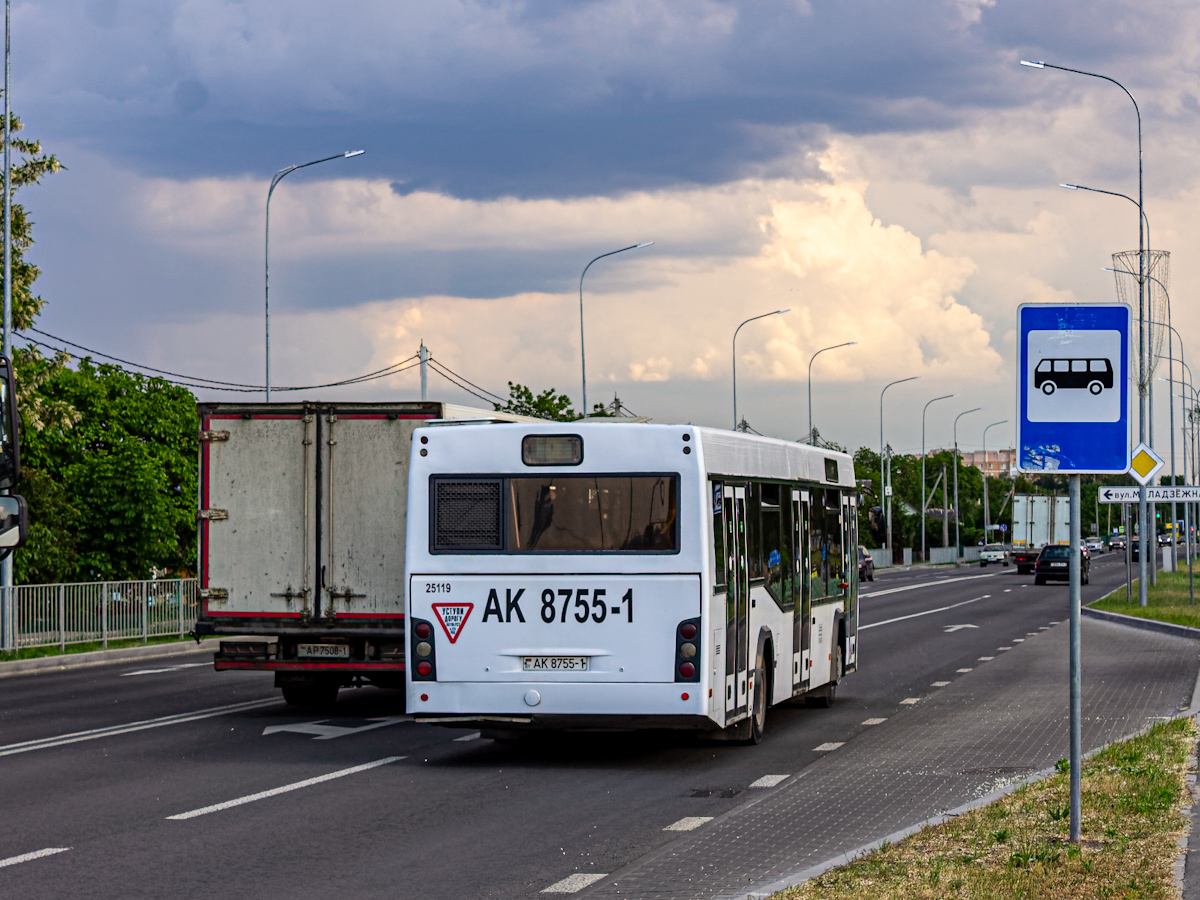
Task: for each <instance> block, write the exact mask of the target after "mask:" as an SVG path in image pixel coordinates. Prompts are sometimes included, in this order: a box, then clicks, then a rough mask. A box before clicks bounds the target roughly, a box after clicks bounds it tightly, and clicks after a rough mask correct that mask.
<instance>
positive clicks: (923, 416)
mask: <svg viewBox="0 0 1200 900" xmlns="http://www.w3.org/2000/svg"><path fill="white" fill-rule="evenodd" d="M957 396H958V394H946V395H944V396H942V397H934V398H933V399H932V400H930V401H929V403H926V404H925V406H924V408H923V409H922V410H921V558H922V559H924V557H925V552H926V551H925V502H926V498H925V411H926V410H928V409H929V404H930V403H937V402H938V401H939V400H949V399H950V398H951V397H957Z"/></svg>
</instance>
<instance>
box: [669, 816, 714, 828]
mask: <svg viewBox="0 0 1200 900" xmlns="http://www.w3.org/2000/svg"><path fill="white" fill-rule="evenodd" d="M712 820H713V817H712V816H684V817H683V818H682V819H680V820H679V821H678V822H672V823H671V824H670V825H668V826H667V827H666V828H664V829H663V831H695V830H696V829H697V828H699V827H700V826H701V825H703V824H704V823H705V822H711V821H712Z"/></svg>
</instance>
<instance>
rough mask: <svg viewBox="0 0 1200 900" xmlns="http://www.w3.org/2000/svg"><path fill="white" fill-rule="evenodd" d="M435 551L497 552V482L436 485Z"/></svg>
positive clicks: (500, 538) (499, 538)
mask: <svg viewBox="0 0 1200 900" xmlns="http://www.w3.org/2000/svg"><path fill="white" fill-rule="evenodd" d="M436 493H437V496H436V498H435V503H436V506H435V509H436V510H437V512H436V524H435V528H434V549H435V550H501V549H503V532H502V527H501V521H500V482H499V481H439V482H437V484H436Z"/></svg>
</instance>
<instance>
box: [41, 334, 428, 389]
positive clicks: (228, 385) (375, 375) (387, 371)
mask: <svg viewBox="0 0 1200 900" xmlns="http://www.w3.org/2000/svg"><path fill="white" fill-rule="evenodd" d="M28 330H30V331H34V332H36V333H37V334H40V335H44V336H45V337H48V338H51V339H53V340H56V341H60V342H62V343H64V344H66V345H68V346H70V347H74V348H76V349H77V350H83V351H84V352H85V353H89V354H93V355H95V356H99V357H102V358H103V359H108V360H112V361H113V362H116V363H120V364H123V365H126V366H133V367H134V368H138V369H145V370H147V371H150V372H156V373H158V374H159V375H164V376H165V375H169V376H172V377H171V378H163V380H164V381H166V382H168V383H169V384H176V385H179V386H180V387H188V388H208V389H210V390H217V391H232V392H237V393H242V394H247V393H257V392H258V391H261V390H264V388H263V386H262V385H254V384H241V383H239V382H235V381H217V380H215V379H212V378H204V377H203V376H199V375H184V374H181V373H179V372H169V371H167V370H166V369H158V368H155V367H154V366H147V365H143V364H141V363H136V362H132V361H130V360H126V359H121V358H120V357H117V356H112V355H111V354H108V353H102V352H100V351H99V350H93V349H91V348H89V347H84V346H83V345H82V344H77V343H75V342H74V341H68V340H66V339H65V338H60V337H58V336H57V335H53V334H50V333H49V332H46V331H42V330H41V329H39V328H30V329H28ZM18 334H20V337H21V338H22V339H23V340H25V341H27V342H29V343H31V344H36V345H37V346H39V347H45V348H46V349H47V350H52V351H54V352H56V353H65V354H66V355H67V356H69V357H71V358H72V359H77V360H83V359H85V357H82V356H80V355H79V354H77V353H72V352H70V351H69V350H66V349H64V348H63V347H56V346H54V345H53V344H48V343H46V342H44V341H39V340H36V339H34V338H31V337H29V336H28V335H26V334H24V333H18ZM406 363H410V365H405V364H406ZM419 363H420V360H419V359H418V357H417V355H416V354H415V353H414V354H413V355H412V356H410V357H408V358H407V359H402V360H400V361H399V362H396V363H392V364H391V365H389V366H385V367H384V368H382V369H377V370H375V371H374V372H367V373H366V374H364V375H356V376H355V377H354V378H346V379H343V380H341V381H330V382H327V383H325V384H307V385H298V386H295V387H279V388H276V390H278V391H311V390H317V389H319V388H330V387H344V386H347V385H351V384H362V383H364V382H367V381H375V380H377V379H380V378H386V377H388V376H390V375H397V374H399V373H400V372H405V371H407V370H408V369H412V368H415V367H416V366H417V365H419ZM176 379H182V380H176Z"/></svg>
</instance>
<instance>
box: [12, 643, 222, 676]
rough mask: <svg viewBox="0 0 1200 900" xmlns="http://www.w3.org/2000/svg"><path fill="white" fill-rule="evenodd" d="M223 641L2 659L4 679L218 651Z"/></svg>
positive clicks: (150, 645)
mask: <svg viewBox="0 0 1200 900" xmlns="http://www.w3.org/2000/svg"><path fill="white" fill-rule="evenodd" d="M219 643H220V641H219V640H218V639H216V638H208V639H206V640H203V641H201V642H200V643H199V644H197V643H196V642H195V641H179V642H178V643H172V644H147V645H146V646H144V647H125V648H122V649H120V650H90V651H88V652H86V653H64V654H60V655H58V656H40V657H38V658H36V659H14V660H12V661H10V662H0V678H12V677H14V676H17V675H37V674H39V673H42V672H64V671H66V670H68V669H88V668H91V667H93V666H107V665H112V664H114V663H122V662H129V661H131V660H142V659H158V658H161V657H164V656H180V655H182V654H185V653H198V652H201V651H205V650H207V651H208V652H209V653H214V652H216V650H217V649H218V648H217V645H218V644H219Z"/></svg>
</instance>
